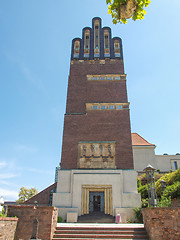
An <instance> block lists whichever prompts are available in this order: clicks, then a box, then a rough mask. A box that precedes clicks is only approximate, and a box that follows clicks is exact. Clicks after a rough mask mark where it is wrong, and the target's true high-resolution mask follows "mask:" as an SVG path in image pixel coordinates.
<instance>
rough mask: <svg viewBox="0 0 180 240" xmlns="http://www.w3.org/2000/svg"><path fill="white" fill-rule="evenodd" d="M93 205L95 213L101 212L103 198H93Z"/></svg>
mask: <svg viewBox="0 0 180 240" xmlns="http://www.w3.org/2000/svg"><path fill="white" fill-rule="evenodd" d="M93 205H94V211H96V212H100V211H101V197H100V196H93Z"/></svg>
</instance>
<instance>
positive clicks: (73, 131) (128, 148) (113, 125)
mask: <svg viewBox="0 0 180 240" xmlns="http://www.w3.org/2000/svg"><path fill="white" fill-rule="evenodd" d="M79 141H116V166H117V168H119V169H133V161H132V145H131V134H130V122H129V111H128V110H122V111H113V110H109V111H98V110H96V111H89V112H88V114H87V115H66V116H65V120H64V135H63V148H62V162H61V168H62V169H71V168H77V158H78V142H79Z"/></svg>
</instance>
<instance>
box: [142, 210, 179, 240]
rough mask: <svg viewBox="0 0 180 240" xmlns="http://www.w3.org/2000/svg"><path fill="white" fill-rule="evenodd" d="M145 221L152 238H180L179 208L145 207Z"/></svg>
mask: <svg viewBox="0 0 180 240" xmlns="http://www.w3.org/2000/svg"><path fill="white" fill-rule="evenodd" d="M142 212H143V221H144V226H145V228H146V231H147V233H148V235H149V237H150V239H151V240H169V239H173V240H176V239H177V240H179V239H180V231H179V229H180V209H179V208H145V209H143V211H142Z"/></svg>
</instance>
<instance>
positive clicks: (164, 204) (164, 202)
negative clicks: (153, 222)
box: [157, 196, 171, 207]
mask: <svg viewBox="0 0 180 240" xmlns="http://www.w3.org/2000/svg"><path fill="white" fill-rule="evenodd" d="M157 206H158V207H170V206H171V197H170V196H169V197H167V198H166V197H164V196H162V197H161V200H159V201H158V204H157Z"/></svg>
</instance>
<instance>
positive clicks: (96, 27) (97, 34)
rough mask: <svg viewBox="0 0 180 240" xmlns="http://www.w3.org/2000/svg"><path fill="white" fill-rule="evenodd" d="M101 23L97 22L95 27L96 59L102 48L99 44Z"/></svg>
mask: <svg viewBox="0 0 180 240" xmlns="http://www.w3.org/2000/svg"><path fill="white" fill-rule="evenodd" d="M99 35H100V34H99V21H95V26H94V46H95V49H94V56H95V57H99V46H100V42H99Z"/></svg>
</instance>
